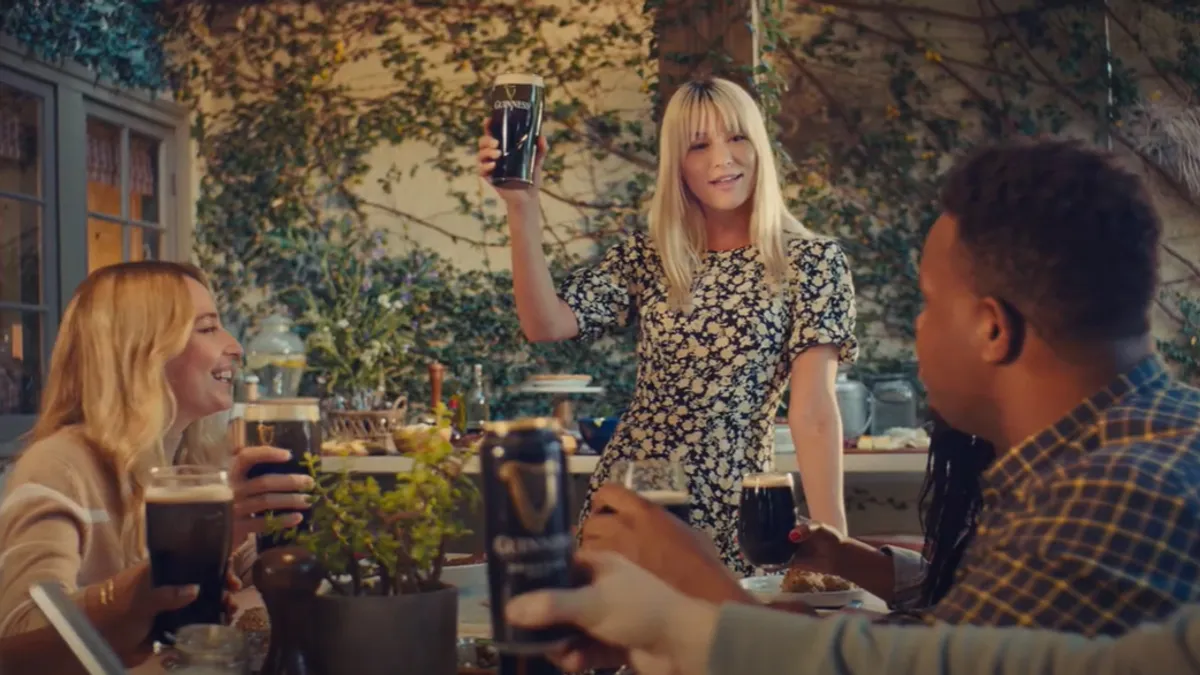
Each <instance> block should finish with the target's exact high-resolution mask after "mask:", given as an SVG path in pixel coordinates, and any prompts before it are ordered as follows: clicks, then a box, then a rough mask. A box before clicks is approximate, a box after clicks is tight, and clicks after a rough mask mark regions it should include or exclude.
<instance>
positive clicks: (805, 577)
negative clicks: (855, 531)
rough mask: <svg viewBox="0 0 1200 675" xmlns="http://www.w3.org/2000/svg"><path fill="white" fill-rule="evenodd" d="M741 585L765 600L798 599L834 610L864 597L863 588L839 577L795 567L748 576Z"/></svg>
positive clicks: (812, 605)
mask: <svg viewBox="0 0 1200 675" xmlns="http://www.w3.org/2000/svg"><path fill="white" fill-rule="evenodd" d="M741 585H742V588H744V589H746V590H747V591H750V592H751V593H752V594H753V595H754V596H755V597H757V598H758V599H759V600H762V601H764V602H769V601H773V600H784V601H789V600H790V601H800V602H803V603H805V604H807V605H809V606H811V607H816V608H820V609H837V608H840V607H845V606H846V605H849V604H850V603H852V602H856V601H857V602H862V601H863V600H865V599H866V591H864V590H863V589H862V588H859V587H858V586H856V585H854V584H852V583H850V582H849V581H846V580H845V579H843V578H841V577H837V576H834V575H832V574H820V573H817V572H807V571H805V570H801V569H798V568H792V569H790V570H788V572H787V574H771V575H767V576H762V577H747V578H745V579H742V580H741Z"/></svg>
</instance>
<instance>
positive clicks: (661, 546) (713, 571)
mask: <svg viewBox="0 0 1200 675" xmlns="http://www.w3.org/2000/svg"><path fill="white" fill-rule="evenodd" d="M582 549H583V550H585V551H611V552H613V553H617V554H620V555H621V556H623V557H625V558H626V559H628V560H630V561H631V562H633V563H634V564H635V565H637V566H638V567H641V568H642V569H645V570H646V571H648V572H650V573H651V574H653V575H655V576H657V577H658V578H660V579H662V580H663V581H665V582H666V583H668V584H669V585H671V586H672V587H674V588H675V589H677V590H679V591H680V592H682V593H684V594H685V595H688V596H691V597H693V598H696V599H699V600H706V601H708V602H713V603H718V604H719V603H722V602H742V603H755V600H754V598H753V596H751V595H750V594H749V593H747V592H746V591H745V590H743V589H742V587H741V586H740V585H738V582H737V580H736V579H734V577H733V575H732V574H731V573H730V572H729V570H728V568H726V567H725V565H724V563H722V562H721V557H720V555H719V554H718V553H717V549H716V547H715V546H713V543H712V540H711V539H709V538H708V536H707V535H705V534H704V533H702V532H699V531H697V530H694V529H692V528H690V527H688V526H687V525H685V524H684V523H683V522H681V521H680V520H679V519H678V518H676V517H675V516H673V515H671V514H670V513H668V512H667V511H666V510H665V509H663V508H662V507H659V506H657V505H655V504H652V503H650V502H648V501H646V500H645V499H642V498H641V497H639V496H638V495H637V494H636V493H634V492H632V491H630V490H628V489H626V488H624V487H621V486H619V485H605V486H604V487H601V488H600V489H599V490H597V491H596V493H595V494H594V495H593V496H592V513H591V515H590V516H589V517H588V519H587V520H586V521H585V522H584V523H583V545H582Z"/></svg>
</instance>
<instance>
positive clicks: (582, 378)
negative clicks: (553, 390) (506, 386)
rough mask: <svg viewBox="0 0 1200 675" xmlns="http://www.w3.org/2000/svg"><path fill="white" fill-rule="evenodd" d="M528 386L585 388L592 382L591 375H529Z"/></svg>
mask: <svg viewBox="0 0 1200 675" xmlns="http://www.w3.org/2000/svg"><path fill="white" fill-rule="evenodd" d="M528 382H529V384H530V385H535V386H546V385H554V386H568V387H586V386H588V385H589V384H591V382H592V376H591V375H530V376H529V380H528Z"/></svg>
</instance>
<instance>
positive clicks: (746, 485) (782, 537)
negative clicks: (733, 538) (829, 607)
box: [737, 472, 797, 572]
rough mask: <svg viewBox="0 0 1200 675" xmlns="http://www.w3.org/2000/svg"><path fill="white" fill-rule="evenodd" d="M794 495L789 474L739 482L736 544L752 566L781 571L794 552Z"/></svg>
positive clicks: (762, 475) (751, 477)
mask: <svg viewBox="0 0 1200 675" xmlns="http://www.w3.org/2000/svg"><path fill="white" fill-rule="evenodd" d="M796 519H797V516H796V496H795V492H793V481H792V474H790V473H784V472H770V473H754V474H750V475H748V476H746V477H745V478H743V479H742V496H741V501H740V502H739V504H738V529H737V536H738V545H739V546H740V547H741V549H742V555H744V556H745V557H746V560H747V561H748V562H749V563H750V564H751V565H754V566H755V567H761V568H763V569H766V570H767V571H771V572H775V571H779V570H782V569H784V568H786V567H787V566H788V563H789V562H791V560H792V556H793V554H795V552H796V544H795V543H794V542H792V540H791V535H792V529H794V528H795V527H796Z"/></svg>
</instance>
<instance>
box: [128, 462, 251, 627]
mask: <svg viewBox="0 0 1200 675" xmlns="http://www.w3.org/2000/svg"><path fill="white" fill-rule="evenodd" d="M232 544H233V490H232V488H230V486H229V481H228V478H227V477H226V474H225V472H224V471H221V470H218V469H213V468H210V467H204V466H170V467H159V468H155V469H153V470H152V471H151V473H150V484H149V486H148V487H147V488H146V549H147V550H148V551H149V553H150V573H151V577H152V580H153V584H154V586H155V587H156V588H157V587H160V586H196V587H198V591H199V592H198V594H197V596H196V599H195V600H194V601H193V602H192V603H191V604H189V605H187V606H186V607H183V608H182V609H177V610H173V611H167V612H162V613H160V614H159V615H158V616H157V617H156V618H155V621H154V639H155V640H157V641H160V642H166V643H168V644H169V643H171V642H173V640H174V634H175V632H176V631H178V630H179V629H180V628H182V627H183V626H187V625H191V624H215V623H221V622H222V619H223V618H224V612H225V589H226V574H227V570H228V566H229V555H230V553H231V551H232V548H233V546H232Z"/></svg>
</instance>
